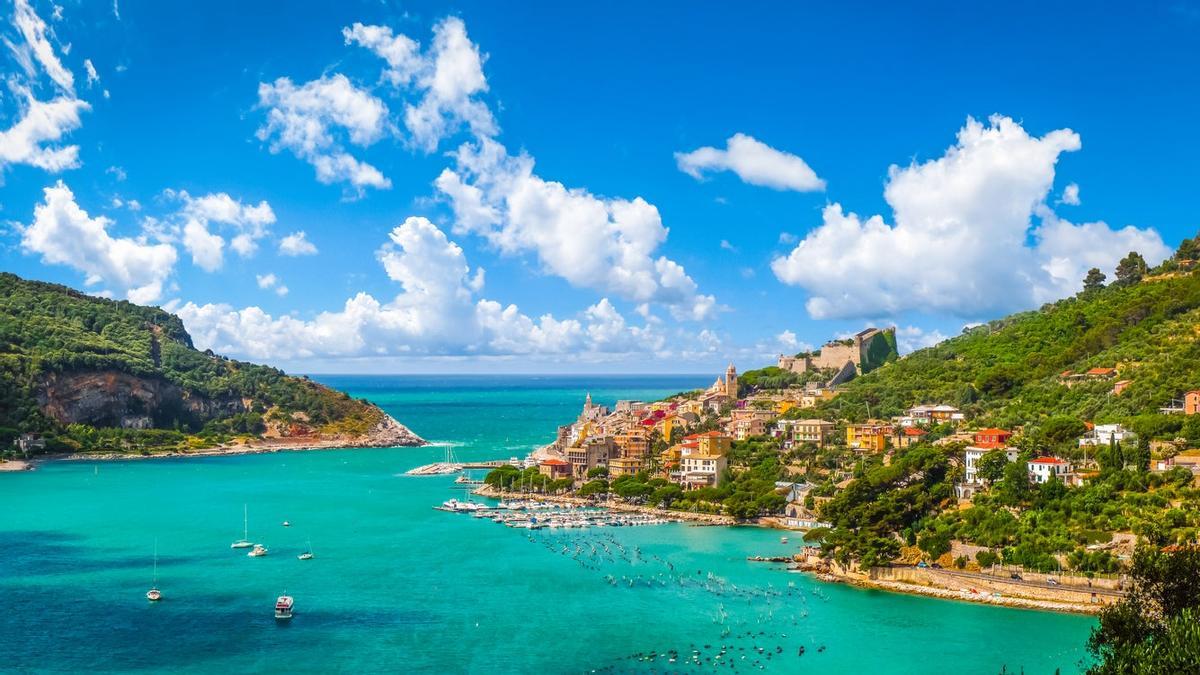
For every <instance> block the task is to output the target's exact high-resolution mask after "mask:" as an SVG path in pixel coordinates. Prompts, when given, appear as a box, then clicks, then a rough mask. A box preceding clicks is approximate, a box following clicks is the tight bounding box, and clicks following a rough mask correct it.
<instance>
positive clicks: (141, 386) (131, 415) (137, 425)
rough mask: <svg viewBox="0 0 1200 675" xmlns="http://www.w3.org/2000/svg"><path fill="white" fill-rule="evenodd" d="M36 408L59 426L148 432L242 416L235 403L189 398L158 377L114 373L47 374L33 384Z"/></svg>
mask: <svg viewBox="0 0 1200 675" xmlns="http://www.w3.org/2000/svg"><path fill="white" fill-rule="evenodd" d="M35 396H36V399H37V403H38V406H39V407H40V408H41V410H42V412H43V413H45V414H46V415H47V416H49V417H52V418H54V419H55V420H56V421H58V422H59V423H61V424H90V425H93V426H98V427H100V426H104V427H123V428H128V429H148V428H151V427H156V426H163V425H169V424H170V423H171V422H173V421H175V420H178V419H182V418H187V419H194V420H198V421H200V422H203V421H206V420H209V419H212V418H214V417H217V416H220V415H228V414H235V413H239V412H245V410H246V404H245V401H243V400H242V399H238V398H230V399H227V400H219V401H214V400H211V399H208V398H204V397H201V396H195V395H191V394H189V392H186V391H184V390H183V389H182V388H180V387H179V386H178V385H176V384H174V383H172V382H169V381H167V380H166V379H163V378H159V377H142V376H137V375H130V374H129V373H123V372H120V371H116V370H102V371H94V372H81V373H49V374H47V375H45V376H44V377H43V378H42V379H41V380H40V381H39V382H38V383H37V387H36V393H35Z"/></svg>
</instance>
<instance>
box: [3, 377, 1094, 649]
mask: <svg viewBox="0 0 1200 675" xmlns="http://www.w3.org/2000/svg"><path fill="white" fill-rule="evenodd" d="M317 379H320V380H322V381H325V382H328V383H330V384H333V385H335V386H339V387H342V388H345V389H347V390H348V391H350V392H351V393H352V394H354V395H356V396H366V397H368V398H371V399H372V400H374V401H376V402H378V403H380V404H381V405H382V406H383V407H384V408H385V409H387V410H388V411H389V412H391V413H392V414H394V415H395V416H396V417H397V418H398V419H400V420H401V421H403V422H405V423H406V424H409V425H410V426H411V427H412V428H413V429H414V430H415V431H416V432H417V433H419V434H421V435H422V436H424V437H426V438H428V439H430V440H435V441H440V442H443V443H452V444H455V445H456V447H455V451H456V452H457V453H458V454H459V455H460V456H461V457H464V458H467V459H483V458H494V457H508V456H510V455H514V454H524V452H525V451H527V450H528V449H529V448H531V447H533V446H535V445H538V444H540V443H543V442H546V441H548V440H550V439H551V438H552V435H553V432H554V427H555V425H556V424H558V423H561V422H563V421H565V420H568V419H570V418H571V417H572V416H573V415H574V414H575V413H576V412H577V410H578V407H579V405H580V403H581V400H582V397H583V395H584V393H585V392H586V391H588V390H589V388H590V390H591V392H592V394H593V397H594V398H596V400H597V401H598V402H608V403H611V402H612V401H614V400H616V399H617V398H646V399H649V398H655V397H658V396H662V395H665V394H668V393H672V392H674V391H679V390H682V389H687V388H692V387H695V386H702V385H705V384H707V381H706V380H707V378H688V377H664V378H637V379H632V378H595V377H589V378H578V379H571V378H512V377H504V378H490V377H455V378H430V377H405V378H396V377H386V378H385V377H380V378H365V377H355V378H348V377H347V378H343V377H320V378H317ZM444 452H445V448H444V447H439V446H435V447H429V448H417V449H413V448H402V449H368V450H336V451H313V452H290V453H277V454H265V455H247V456H240V457H222V458H194V459H161V460H146V461H124V462H108V463H99V464H92V463H84V462H75V463H66V462H58V463H50V464H45V465H43V466H41V467H40V468H39V469H38V470H37V471H34V472H26V473H21V474H15V475H4V474H0V670H4V671H49V670H57V671H80V670H85V669H86V670H90V671H109V672H111V671H143V672H159V671H164V670H178V671H185V672H206V673H207V672H222V671H224V672H245V671H265V670H289V671H301V672H330V671H367V672H378V671H395V670H408V671H416V672H446V673H455V672H474V673H493V672H499V673H503V672H554V673H557V672H587V671H590V670H593V669H596V670H608V671H610V672H613V671H615V672H627V671H630V670H633V671H650V670H651V669H655V670H658V671H659V672H662V671H664V670H671V671H682V672H689V671H701V670H703V671H712V670H720V671H723V672H743V673H744V672H762V671H760V669H759V668H758V666H756V665H754V662H755V661H758V662H759V663H760V664H761V665H762V666H763V669H762V670H765V671H767V672H786V673H791V672H805V671H817V670H819V671H821V672H826V673H840V672H896V673H996V672H999V671H1000V669H1001V668H1002V667H1007V669H1008V672H1020V669H1021V668H1024V672H1027V673H1049V672H1053V671H1054V669H1055V668H1062V671H1063V672H1064V673H1065V672H1074V671H1076V670H1077V669H1078V662H1079V659H1080V658H1082V657H1083V649H1082V646H1083V643H1084V641H1085V639H1086V637H1087V632H1088V630H1089V628H1090V627H1091V625H1092V624H1093V621H1092V620H1091V619H1088V618H1085V617H1078V616H1069V615H1061V614H1051V613H1039V612H1030V611H1022V610H1013V609H1005V608H995V607H986V606H978V605H972V604H967V603H958V602H948V601H942V600H934V599H927V598H917V597H908V596H903V595H894V594H888V593H881V592H868V591H861V590H856V589H853V588H847V587H844V586H838V585H827V584H822V583H819V582H816V581H813V580H811V579H809V578H808V577H806V576H804V575H801V574H790V573H787V572H785V571H782V570H781V569H780V568H779V567H778V566H775V565H764V564H761V563H749V562H746V561H745V558H746V556H748V555H760V554H763V555H773V554H781V553H785V552H788V551H790V550H793V549H794V548H795V545H796V544H795V542H796V541H797V539H796V538H795V537H793V544H792V545H791V546H785V545H783V544H781V543H780V541H779V535H780V533H779V532H775V531H769V530H763V529H755V528H736V529H730V528H711V527H689V526H686V525H665V526H655V527H640V528H602V529H599V530H593V531H588V532H581V531H578V530H575V531H571V533H570V534H548V533H545V531H540V532H535V533H533V534H532V540H531V539H530V533H527V532H522V531H519V530H513V529H509V528H504V527H501V526H499V525H496V524H493V523H491V522H490V521H481V520H475V519H472V518H470V517H468V516H463V515H458V514H449V513H443V512H439V511H434V510H432V509H431V508H430V507H431V506H433V505H435V504H438V503H440V502H441V501H443V500H445V499H447V498H448V497H450V496H453V495H454V494H456V493H455V492H454V491H452V489H451V486H452V479H451V478H449V477H431V478H410V477H403V476H401V475H400V474H402V473H403V472H404V471H405V470H407V469H409V468H412V467H413V466H417V465H420V464H424V463H427V462H430V461H435V460H437V459H440V458H441V457H442V455H443V453H444ZM243 503H247V504H248V505H249V510H250V536H251V539H253V540H255V541H259V542H263V543H265V544H266V545H267V546H268V547H270V549H271V553H270V555H269V556H267V557H265V558H259V559H251V558H247V557H246V555H245V551H239V550H231V549H230V548H229V543H230V542H231V541H233V540H234V539H236V538H238V537H240V535H241V525H242V522H241V521H242V504H243ZM285 519H286V520H289V521H290V522H291V523H292V526H291V527H290V528H284V527H282V526H281V525H280V523H281V521H283V520H285ZM156 539H157V541H158V549H159V585H160V587H161V588H162V590H163V593H164V594H165V599H164V600H163V601H162V602H161V603H158V604H157V605H152V604H150V603H148V602H147V601H146V600H145V597H144V593H145V591H146V589H147V588H148V587H149V585H150V583H151V575H152V570H151V567H152V552H153V548H154V543H155V540H156ZM309 539H311V541H312V546H313V548H314V551H315V553H316V558H315V559H314V560H311V561H299V560H297V559H296V555H297V554H299V553H300V552H302V551H303V550H304V548H305V545H306V541H307V540H309ZM593 546H594V547H595V550H596V554H594V555H593V554H592V553H591V550H592V547H593ZM606 546H607V547H608V550H609V551H611V552H612V553H611V554H606V553H605V552H604V550H605V547H606ZM563 547H566V548H567V553H566V554H564V553H562V549H563ZM635 547H636V549H637V554H636V558H635V557H634V553H633V551H634V550H635ZM622 549H623V551H624V554H622V553H621V551H622ZM576 551H579V553H578V554H576ZM622 555H625V556H628V557H629V558H630V559H631V560H633V562H629V561H626V560H624V559H622ZM668 563H669V565H671V566H673V567H674V571H672V570H671V568H670V567H669V566H668ZM710 574H711V576H710ZM609 577H611V581H610V579H609ZM628 579H633V580H634V585H633V586H632V587H631V586H630V585H629V581H628ZM612 582H616V585H613V583H612ZM664 584H665V585H664ZM285 590H286V591H287V592H288V593H290V594H292V595H294V596H295V597H296V617H295V619H294V620H293V621H292V622H291V625H285V626H281V625H277V624H276V622H275V621H274V619H273V618H272V615H271V608H272V605H273V602H274V599H275V597H276V596H277V595H279V594H280V593H282V592H284V591H285ZM726 632H727V634H725V635H723V634H724V633H726ZM747 632H749V633H752V634H753V635H750V636H748V635H746V633H747ZM722 644H724V645H729V648H728V650H727V652H726V656H724V657H722V659H721V660H720V661H719V662H718V663H727V662H729V661H733V662H734V664H735V666H728V665H714V662H713V661H704V660H703V659H704V657H707V658H709V659H713V658H715V656H716V654H717V653H718V650H719V646H720V645H722ZM692 645H695V646H694V647H693V646H692ZM705 645H710V647H709V648H707V649H706V648H705ZM756 647H762V648H763V652H762V653H761V654H760V653H759V652H758V651H757V649H756ZM801 647H804V655H803V656H800V655H798V652H799V650H800V648H801ZM822 647H823V648H824V649H823V650H822ZM693 648H695V649H699V650H700V651H701V653H702V658H701V663H702V667H700V668H698V667H696V666H694V665H691V663H690V661H688V657H690V655H691V653H692V652H691V650H692V649H693ZM671 649H675V650H678V651H679V652H680V655H679V659H678V661H677V662H676V663H668V661H667V659H661V658H660V659H657V660H656V661H653V662H646V661H638V660H636V659H630V658H629V657H630V656H631V655H634V654H635V653H639V652H640V653H647V652H650V651H656V652H658V653H659V654H661V653H663V652H666V651H668V650H671ZM768 653H769V654H771V658H769V659H768V658H767V657H766V654H768ZM743 655H745V656H746V658H745V659H742V658H740V657H741V656H743Z"/></svg>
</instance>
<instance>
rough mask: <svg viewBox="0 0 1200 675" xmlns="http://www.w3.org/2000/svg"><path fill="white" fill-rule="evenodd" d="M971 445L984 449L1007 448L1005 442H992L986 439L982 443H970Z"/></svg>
mask: <svg viewBox="0 0 1200 675" xmlns="http://www.w3.org/2000/svg"><path fill="white" fill-rule="evenodd" d="M971 447H972V448H982V449H984V450H997V449H999V448H1007V447H1008V444H1007V443H994V442H992V441H986V442H984V443H976V444H974V445H972V446H971Z"/></svg>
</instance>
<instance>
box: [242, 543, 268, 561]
mask: <svg viewBox="0 0 1200 675" xmlns="http://www.w3.org/2000/svg"><path fill="white" fill-rule="evenodd" d="M266 554H267V547H266V546H263V545H262V544H255V545H254V548H252V549H250V552H249V553H247V554H246V555H247V556H249V557H251V558H261V557H263V556H264V555H266Z"/></svg>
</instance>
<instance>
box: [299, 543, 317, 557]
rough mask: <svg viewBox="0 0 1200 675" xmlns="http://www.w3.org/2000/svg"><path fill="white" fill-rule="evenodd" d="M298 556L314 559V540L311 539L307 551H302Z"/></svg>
mask: <svg viewBox="0 0 1200 675" xmlns="http://www.w3.org/2000/svg"><path fill="white" fill-rule="evenodd" d="M296 557H297V558H299V559H300V560H312V559H313V553H312V542H311V541H310V542H308V550H307V551H305V552H304V553H301V554H300V555H298V556H296Z"/></svg>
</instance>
